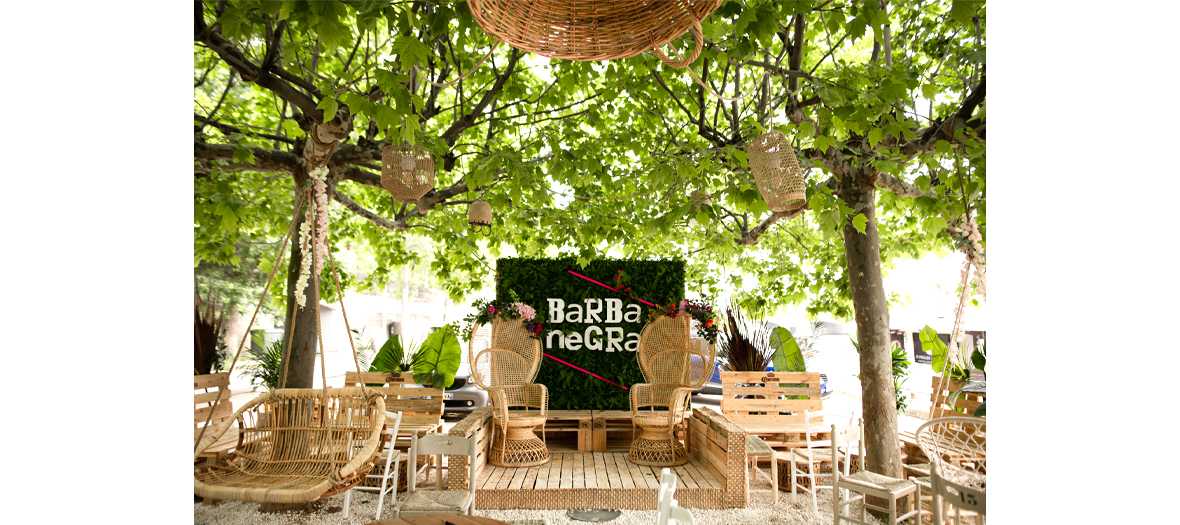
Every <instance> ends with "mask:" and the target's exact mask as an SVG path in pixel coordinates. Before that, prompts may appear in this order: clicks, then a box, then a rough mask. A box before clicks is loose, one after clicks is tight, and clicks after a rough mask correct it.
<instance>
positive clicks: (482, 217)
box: [467, 199, 492, 235]
mask: <svg viewBox="0 0 1180 525" xmlns="http://www.w3.org/2000/svg"><path fill="white" fill-rule="evenodd" d="M467 224H470V225H472V226H475V228H476V230H477V231H478V230H481V229H486V231H487V233H491V231H492V205H491V204H488V201H485V200H483V199H476V200H475V202H473V203H471V206H469V207H468V208H467ZM485 235H486V234H485Z"/></svg>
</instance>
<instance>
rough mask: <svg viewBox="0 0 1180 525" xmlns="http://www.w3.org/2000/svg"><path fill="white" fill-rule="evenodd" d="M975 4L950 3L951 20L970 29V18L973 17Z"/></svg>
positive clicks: (960, 1)
mask: <svg viewBox="0 0 1180 525" xmlns="http://www.w3.org/2000/svg"><path fill="white" fill-rule="evenodd" d="M976 5H977V2H972V1H967V0H955V1H954V2H951V13H950V14H951V18H952V19H954V20H955V21H956V22H959V23H960V24H963V25H965V26H968V27H970V26H971V25H972V24H971V17H973V16H975V8H976Z"/></svg>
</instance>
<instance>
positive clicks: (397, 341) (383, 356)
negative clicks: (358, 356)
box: [369, 335, 404, 372]
mask: <svg viewBox="0 0 1180 525" xmlns="http://www.w3.org/2000/svg"><path fill="white" fill-rule="evenodd" d="M403 356H404V351H403V350H402V338H401V336H400V335H394V336H393V337H390V338H389V339H388V340H386V341H385V344H383V345H381V349H380V350H378V351H377V355H376V356H374V357H373V364H371V365H369V371H370V372H397V371H399V370H401V369H400V368H399V367H398V365H400V364H401V362H402V357H403Z"/></svg>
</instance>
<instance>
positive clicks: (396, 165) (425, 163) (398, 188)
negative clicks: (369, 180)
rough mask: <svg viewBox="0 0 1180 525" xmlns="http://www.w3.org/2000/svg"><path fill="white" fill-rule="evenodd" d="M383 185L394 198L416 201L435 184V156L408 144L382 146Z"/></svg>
mask: <svg viewBox="0 0 1180 525" xmlns="http://www.w3.org/2000/svg"><path fill="white" fill-rule="evenodd" d="M381 186H382V187H383V188H385V190H386V191H388V192H389V194H390V195H393V200H396V201H398V202H405V203H409V204H413V203H416V202H418V199H421V198H422V196H423V195H426V192H428V191H430V190H431V189H433V188H434V156H433V155H431V154H430V150H428V149H426V148H420V147H418V146H410V145H408V144H398V145H390V146H385V149H383V150H381Z"/></svg>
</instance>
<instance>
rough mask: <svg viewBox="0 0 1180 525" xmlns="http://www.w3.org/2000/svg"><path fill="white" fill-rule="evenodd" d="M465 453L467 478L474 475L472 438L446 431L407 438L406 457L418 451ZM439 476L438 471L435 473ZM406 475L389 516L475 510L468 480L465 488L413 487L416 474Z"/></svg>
mask: <svg viewBox="0 0 1180 525" xmlns="http://www.w3.org/2000/svg"><path fill="white" fill-rule="evenodd" d="M434 454H439V455H448V456H467V457H468V460H467V470H468V472H467V479H469V480H473V479H475V438H474V437H470V438H464V437H459V436H451V435H447V434H433V433H432V434H426V435H425V436H422V437H418V436H416V435H415V436H412V437H411V438H410V456H409V458H410V459H409V460H410V461H414V460H415V458H417V457H418V456H422V455H434ZM439 475H440V476H441V473H440V474H439ZM417 477H418V476H413V475H411V476H409V480H408V483H409V487H407V489H408V495H407V496H406V499H405V500H402V502H401V503H399V504H398V505H397V507H396V508H394V511H393V517H394V518H400V517H401V516H402V514H405V515H407V516H416V515H422V514H467V515H470V514H472V513H473V512H474V511H475V484H474V483H468V484H467V487H468V489H467V490H417V483H416V478H417Z"/></svg>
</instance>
